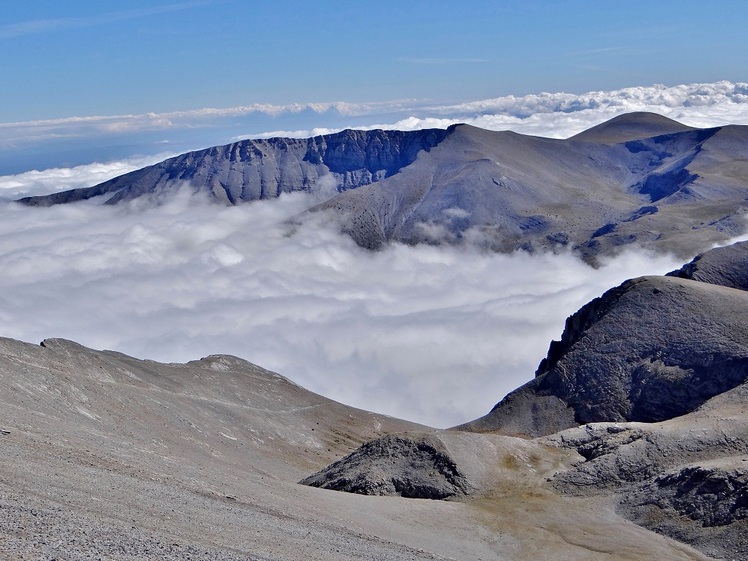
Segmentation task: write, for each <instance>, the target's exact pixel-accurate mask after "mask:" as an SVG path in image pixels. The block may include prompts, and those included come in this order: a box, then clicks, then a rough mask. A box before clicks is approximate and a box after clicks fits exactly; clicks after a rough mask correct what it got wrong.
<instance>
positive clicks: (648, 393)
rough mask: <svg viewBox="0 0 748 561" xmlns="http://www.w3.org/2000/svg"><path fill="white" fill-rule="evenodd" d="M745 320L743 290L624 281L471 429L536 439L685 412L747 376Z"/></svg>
mask: <svg viewBox="0 0 748 561" xmlns="http://www.w3.org/2000/svg"><path fill="white" fill-rule="evenodd" d="M747 314H748V293H746V292H744V291H740V290H734V289H729V288H724V287H720V286H714V285H709V284H706V283H699V282H694V281H689V280H682V279H677V278H671V277H644V278H640V279H634V280H630V281H627V282H625V283H624V284H622V285H621V286H619V287H617V288H614V289H612V290H610V291H608V292H606V293H605V294H604V295H603V296H602V297H600V298H598V299H596V300H594V301H592V302H591V303H589V304H587V305H586V306H584V307H583V308H581V309H580V310H579V311H578V312H577V313H575V314H574V315H573V316H571V317H570V318H569V319H568V320H567V323H566V329H565V330H564V334H563V336H562V338H561V341H559V342H553V343H552V344H551V347H550V350H549V353H548V356H547V357H546V358H545V359H544V360H543V361H542V362H541V364H540V367H539V369H538V372H537V376H536V378H535V379H534V380H532V381H531V382H529V383H528V384H526V385H525V386H523V387H522V388H520V389H518V390H516V391H515V392H512V394H509V395H508V396H507V397H506V398H504V399H503V400H502V401H501V402H499V403H498V404H497V405H496V407H495V408H494V410H493V411H491V413H489V414H488V415H487V416H486V417H483V418H482V419H479V420H478V421H475V422H474V423H473V424H472V425H470V426H471V427H472V428H474V429H478V430H498V431H499V432H507V433H510V434H526V435H530V436H539V435H541V434H550V433H551V432H556V431H558V430H561V429H564V428H567V427H570V426H574V425H579V424H584V423H592V422H602V421H610V422H624V421H642V422H656V421H662V420H666V419H671V418H673V417H677V416H679V415H684V414H686V413H689V412H691V411H693V410H695V409H696V408H697V407H698V406H700V405H701V404H703V403H704V402H705V401H707V400H708V399H710V398H711V397H713V396H715V395H718V394H720V393H722V392H725V391H727V390H730V389H732V388H734V387H736V386H738V385H740V384H742V383H743V382H745V381H746V379H748V321H747V320H746V317H748V315H747ZM549 402H551V403H554V404H555V409H548V408H547V404H548V403H549ZM562 411H563V412H566V413H565V414H563V415H559V412H562ZM520 417H521V418H523V419H525V421H524V422H523V423H518V420H517V419H518V418H520Z"/></svg>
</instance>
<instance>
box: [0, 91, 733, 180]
mask: <svg viewBox="0 0 748 561" xmlns="http://www.w3.org/2000/svg"><path fill="white" fill-rule="evenodd" d="M632 111H651V112H654V113H659V114H661V115H664V116H666V117H669V118H671V119H675V120H679V121H682V122H684V124H687V125H690V126H696V127H706V126H717V125H723V124H748V83H743V82H738V83H733V82H729V81H726V80H722V81H718V82H713V83H692V84H678V85H675V86H664V85H662V84H656V85H652V86H632V87H627V88H623V89H619V90H612V91H603V90H592V91H588V92H584V93H582V94H570V93H567V92H540V93H533V94H527V95H524V96H516V95H508V96H503V97H493V98H486V99H471V100H467V101H464V102H461V103H455V104H448V105H445V104H435V103H432V102H429V101H427V100H416V99H410V100H394V101H378V102H371V103H351V102H345V101H333V102H327V103H291V104H286V105H282V104H250V105H243V106H234V107H202V108H198V109H190V110H185V111H168V112H164V113H152V112H150V113H141V114H120V115H98V116H87V117H80V116H69V117H65V118H59V119H46V120H36V121H14V122H5V123H0V177H2V176H10V175H15V174H19V173H23V172H27V171H31V170H36V171H42V170H47V169H56V168H71V167H77V166H81V165H86V164H91V163H99V164H101V163H109V162H117V161H122V160H131V159H135V160H145V161H151V160H153V158H154V157H156V158H157V157H162V156H163V158H165V157H169V156H173V155H177V154H181V153H184V152H188V151H192V150H199V149H203V148H208V147H211V146H217V145H224V144H229V143H231V142H236V141H238V140H243V139H246V138H267V137H270V136H288V137H296V138H299V137H309V136H316V135H319V134H329V133H332V132H337V131H340V130H343V129H346V128H359V129H371V128H385V129H399V130H414V129H420V128H446V127H448V126H449V125H451V124H454V123H467V124H472V125H474V126H478V127H482V128H487V129H490V130H512V131H514V132H518V133H523V134H533V135H537V136H548V137H552V138H567V137H569V136H572V135H574V134H577V133H579V132H581V131H582V130H585V129H587V128H589V127H591V126H594V125H596V124H599V123H601V122H604V121H606V120H608V119H610V118H612V117H615V116H617V115H620V114H623V113H628V112H632ZM163 158H161V159H163Z"/></svg>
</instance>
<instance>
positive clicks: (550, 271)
mask: <svg viewBox="0 0 748 561" xmlns="http://www.w3.org/2000/svg"><path fill="white" fill-rule="evenodd" d="M313 202H315V201H314V200H312V199H310V197H309V196H308V195H294V196H287V197H283V198H281V199H280V200H276V201H267V202H261V203H257V204H251V205H243V206H239V207H228V208H227V207H217V206H215V205H213V204H208V203H206V202H205V201H199V200H196V199H194V198H192V197H191V196H189V195H186V194H182V195H180V196H177V197H175V198H174V199H173V200H171V201H169V202H168V203H167V204H165V205H162V206H160V207H155V208H148V207H147V206H145V207H144V206H143V205H142V203H138V205H137V206H136V205H131V206H126V207H116V208H110V207H101V206H97V205H96V204H95V203H90V202H89V203H85V204H77V205H74V206H58V207H52V208H47V209H33V208H25V207H20V206H17V205H15V204H10V203H5V204H4V205H3V206H2V207H1V208H0V212H1V213H2V217H3V219H2V221H1V223H0V268H1V269H2V270H3V275H2V277H1V278H0V333H1V334H2V335H4V336H8V337H13V338H17V339H21V340H25V341H32V342H36V341H40V340H41V339H43V338H46V337H65V338H69V339H73V340H76V341H78V342H81V343H83V344H85V345H88V346H91V347H94V348H109V349H115V350H119V351H122V352H125V353H128V354H131V355H134V356H137V357H141V358H152V359H156V360H161V361H178V362H183V361H186V360H192V359H195V358H199V357H201V356H204V355H208V354H214V353H230V354H234V355H238V356H241V357H243V358H246V359H248V360H250V361H253V362H255V363H257V364H260V365H262V366H264V367H267V368H270V369H273V370H276V371H278V372H280V373H282V374H284V375H286V376H288V377H290V378H291V379H293V380H294V381H296V382H297V383H299V384H301V385H303V386H305V387H307V388H309V389H312V390H315V391H317V392H320V393H322V394H324V395H326V396H329V397H332V398H334V399H337V400H340V401H343V402H345V403H348V404H352V405H355V406H358V407H362V408H366V409H371V410H377V411H381V412H385V413H389V414H391V415H396V416H399V417H405V418H409V419H413V420H418V421H421V422H424V423H427V424H431V425H435V426H448V425H453V424H457V423H460V422H463V421H467V420H469V419H472V418H475V417H477V416H479V415H482V414H484V413H486V412H487V411H488V410H489V409H490V407H491V406H492V405H493V404H494V403H495V402H496V401H498V400H499V399H500V398H501V397H502V396H503V395H504V394H505V393H507V392H508V391H510V390H512V389H514V388H515V387H517V386H518V385H520V384H522V383H524V382H525V381H527V380H529V379H530V378H531V376H532V374H533V372H534V369H535V368H536V366H537V364H538V362H539V361H540V359H541V358H543V356H544V354H545V351H546V350H547V346H548V343H549V342H550V340H551V338H554V337H555V338H558V336H559V335H560V333H561V330H562V327H563V322H564V320H565V318H566V317H567V316H568V315H569V314H570V313H572V312H573V311H575V310H576V309H577V308H578V307H579V306H580V305H581V304H583V303H584V302H586V301H588V300H589V299H591V298H593V297H595V296H598V295H599V294H600V293H601V292H602V291H604V290H605V289H607V288H608V287H610V286H612V285H615V284H617V283H619V282H620V281H622V280H623V279H625V278H628V277H631V276H636V275H639V274H643V273H661V272H665V271H667V270H671V269H673V268H675V267H676V266H677V265H679V263H677V262H675V261H673V260H671V259H669V258H667V257H659V258H657V257H652V256H642V255H636V254H633V253H632V254H627V255H624V256H622V257H620V258H617V259H616V260H614V261H612V262H610V263H609V264H607V265H605V266H603V267H602V268H600V269H598V270H593V269H591V268H589V267H587V266H586V265H584V264H583V263H581V262H580V261H579V260H577V259H575V258H574V257H571V256H568V255H562V256H551V255H540V256H529V255H526V254H523V253H519V254H516V255H509V256H507V255H494V254H484V253H480V252H477V251H475V252H473V251H469V250H467V251H466V250H465V249H462V250H458V249H450V248H436V247H417V248H416V247H408V246H402V245H393V246H391V247H389V248H387V249H385V250H384V251H380V252H376V253H371V252H368V251H365V250H363V249H361V248H359V247H357V246H356V245H355V244H353V242H352V241H351V240H350V239H349V238H347V237H344V236H341V235H339V234H338V233H337V230H336V229H335V228H334V226H331V225H330V224H331V221H330V220H328V219H327V218H326V217H324V216H318V217H316V219H315V220H312V221H310V222H307V223H304V224H303V225H301V226H300V227H297V228H293V229H292V228H290V227H289V226H288V225H287V224H285V222H284V221H285V219H286V218H288V217H291V216H293V215H295V214H297V213H298V212H300V211H302V210H303V209H305V208H307V207H308V206H309V205H311V204H312V203H313Z"/></svg>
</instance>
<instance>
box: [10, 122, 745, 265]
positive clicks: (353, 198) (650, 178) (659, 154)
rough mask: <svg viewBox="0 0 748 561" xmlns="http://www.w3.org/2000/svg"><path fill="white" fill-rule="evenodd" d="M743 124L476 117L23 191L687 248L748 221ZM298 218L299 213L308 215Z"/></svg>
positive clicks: (541, 243)
mask: <svg viewBox="0 0 748 561" xmlns="http://www.w3.org/2000/svg"><path fill="white" fill-rule="evenodd" d="M746 140H748V127H745V126H736V125H730V126H723V127H715V128H709V129H695V128H691V127H688V126H685V125H682V124H680V123H677V122H676V121H673V120H670V119H667V118H665V117H662V116H660V115H656V114H652V113H629V114H626V115H622V116H619V117H615V118H613V119H612V120H610V121H608V122H606V123H603V124H601V125H598V126H596V127H593V128H592V129H589V130H587V131H585V132H582V133H580V134H578V135H576V136H574V137H571V138H569V139H566V140H556V139H549V138H540V137H534V136H527V135H521V134H516V133H512V132H493V131H487V130H482V129H478V128H475V127H472V126H469V125H455V126H452V127H450V128H448V129H446V130H441V129H432V130H419V131H411V132H401V131H383V130H371V131H355V130H345V131H343V132H340V133H336V134H331V135H325V136H317V137H313V138H308V139H290V138H271V139H259V140H244V141H241V142H236V143H234V144H229V145H226V146H220V147H214V148H209V149H207V150H200V151H196V152H190V153H187V154H183V155H181V156H177V157H175V158H171V159H168V160H165V161H164V162H161V163H159V164H156V165H153V166H149V167H146V168H143V169H141V170H137V171H134V172H131V173H127V174H124V175H122V176H119V177H116V178H114V179H111V180H109V181H106V182H104V183H101V184H100V185H96V186H93V187H89V188H84V189H76V190H72V191H64V192H58V193H54V194H50V195H46V196H35V197H26V198H23V199H20V202H22V203H24V204H27V205H39V206H46V205H52V204H60V203H70V202H75V201H79V200H85V199H92V198H97V197H98V198H99V200H102V201H103V203H104V204H121V203H126V202H128V201H131V200H134V199H137V198H139V197H143V196H150V197H154V198H155V199H158V198H159V197H163V196H168V194H169V193H171V192H174V191H176V190H178V189H181V188H187V189H191V190H192V191H195V192H201V193H205V194H206V195H207V196H208V197H209V198H211V199H213V200H215V201H216V202H221V203H224V204H239V203H243V202H251V201H254V200H259V199H268V198H274V197H278V196H280V195H281V194H282V193H288V192H295V191H304V192H313V193H316V194H317V196H318V198H320V199H322V200H323V202H321V203H319V204H317V205H315V206H314V207H313V208H312V209H310V212H320V211H327V212H332V213H334V214H335V216H336V220H337V221H338V222H339V223H340V228H341V229H342V230H343V231H344V232H346V233H348V234H350V235H351V236H352V237H353V238H354V239H355V240H356V242H357V243H358V244H360V245H361V246H364V247H367V248H378V247H381V246H382V245H383V244H385V243H388V242H392V241H398V242H402V243H407V244H416V243H431V244H444V243H448V244H474V245H477V246H479V247H483V248H486V249H489V250H492V251H500V252H512V251H515V250H517V249H524V250H527V251H541V250H542V251H545V250H551V251H569V250H571V251H574V252H576V253H577V254H579V255H581V256H582V257H583V258H585V259H588V260H590V261H594V260H595V259H596V258H597V257H598V256H601V255H609V254H612V253H616V252H617V251H619V250H620V249H621V248H623V247H626V246H628V245H629V244H636V245H637V246H642V247H648V248H652V249H656V250H660V251H669V252H672V253H675V254H677V255H679V256H680V257H682V258H683V259H687V258H690V257H691V256H693V255H695V254H696V253H699V252H701V251H703V250H705V249H708V248H709V247H710V246H711V245H712V244H714V243H716V242H723V241H724V240H726V239H728V238H730V237H731V236H735V235H737V234H738V233H740V232H742V231H743V229H744V227H745V220H744V218H743V214H744V211H745V210H746V208H747V203H746V196H745V190H744V185H745V183H746V179H748V164H746V162H747V161H748V148H747V147H748V142H746ZM298 219H303V217H299V218H298Z"/></svg>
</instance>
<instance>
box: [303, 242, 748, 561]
mask: <svg viewBox="0 0 748 561" xmlns="http://www.w3.org/2000/svg"><path fill="white" fill-rule="evenodd" d="M745 252H746V244H744V243H740V244H735V245H734V246H731V247H726V248H719V249H715V250H712V251H709V252H707V253H705V254H703V255H700V256H699V257H697V258H696V259H695V260H694V261H693V262H691V263H689V264H688V265H686V266H684V267H683V268H682V269H681V270H679V271H677V272H675V273H673V274H672V276H667V277H645V278H640V279H634V280H630V281H627V282H625V283H624V284H623V285H621V286H619V287H617V288H614V289H612V290H610V291H608V292H607V293H606V294H604V295H603V296H601V297H600V298H598V299H596V300H594V301H592V302H590V303H589V304H587V305H586V306H584V307H583V308H582V309H581V310H579V311H578V312H577V313H576V314H574V315H573V316H571V317H570V318H569V319H568V320H567V323H566V329H565V330H564V334H563V336H562V339H561V341H554V342H553V343H552V344H551V348H550V350H549V353H548V356H547V357H546V358H545V359H544V360H543V361H542V362H541V365H540V367H539V369H538V372H537V376H536V378H535V379H534V380H533V381H531V382H529V383H528V384H526V385H525V386H523V387H522V388H519V389H518V390H516V391H515V392H513V393H511V394H509V395H508V396H507V397H506V398H504V399H503V400H502V401H500V402H499V403H498V404H497V405H496V407H495V408H494V409H493V411H491V412H490V413H489V414H488V415H486V416H485V417H483V418H481V419H478V420H476V421H474V422H472V423H468V424H467V425H464V426H461V427H456V429H453V430H451V431H441V432H438V433H428V434H423V433H409V434H407V435H398V436H397V437H394V438H393V437H392V436H388V437H382V438H379V439H377V440H375V441H373V442H370V443H367V444H365V445H364V446H363V447H361V448H359V449H358V450H357V451H355V452H353V453H352V454H350V455H349V456H347V457H346V458H343V459H342V460H339V461H337V462H335V463H334V464H332V465H331V466H329V467H327V468H325V469H323V470H321V471H320V472H318V473H316V474H314V475H313V476H310V477H308V478H306V479H304V480H303V481H302V482H303V483H305V484H308V485H315V486H320V487H325V488H328V489H338V490H346V491H350V492H355V493H364V494H375V495H376V494H392V495H402V496H416V497H421V498H450V497H451V498H455V497H469V498H470V500H473V501H480V500H482V499H483V498H485V497H495V496H496V493H497V492H499V490H501V489H505V488H506V487H507V486H509V485H528V484H530V485H531V486H532V488H533V490H534V492H535V493H538V494H539V495H543V493H544V492H545V491H547V490H548V489H549V488H550V489H552V490H553V491H552V492H553V493H555V494H556V496H558V495H559V494H560V496H564V497H579V498H580V499H583V500H589V501H591V502H590V505H597V506H595V507H591V508H595V509H601V507H600V505H601V504H608V505H611V506H612V508H613V509H614V510H615V512H617V513H618V514H620V515H621V516H624V517H626V518H628V519H629V520H631V521H634V522H635V523H637V524H639V525H640V526H642V527H645V528H648V529H651V530H653V531H655V532H657V533H660V534H662V535H665V536H669V537H671V538H673V539H675V540H678V541H680V542H682V543H686V544H689V545H691V546H693V547H695V548H696V549H698V550H700V551H701V552H703V553H704V554H706V555H709V556H710V557H711V558H716V559H745V558H746V557H748V539H746V536H748V410H747V409H746V405H745V404H746V402H747V400H748V319H746V318H748V292H745V291H743V290H741V289H737V288H732V287H734V286H741V285H742V280H741V279H742V278H743V276H744V273H745V265H746V260H745ZM681 277H686V278H681ZM697 278H700V279H702V280H692V279H697ZM723 284H725V285H728V286H722V285H723ZM464 431H472V432H471V433H466V432H464ZM502 435H506V436H502ZM518 437H523V438H518ZM481 438H482V439H483V440H481ZM520 442H522V443H523V445H520V444H519V443H520ZM468 443H472V446H471V445H468ZM550 450H555V452H554V453H555V456H554V455H553V454H554V453H551V452H550ZM488 466H491V467H488ZM512 470H515V471H516V472H519V473H521V474H522V475H523V477H524V478H518V477H516V475H515V477H512V476H511V475H509V473H510V472H511V471H512ZM487 473H490V474H491V476H490V477H486V474H487ZM519 481H522V482H523V483H521V484H520V483H519ZM510 482H511V483H510ZM531 482H534V483H531ZM543 496H544V495H543ZM602 511H604V508H602ZM596 512H600V510H596ZM684 558H685V557H684Z"/></svg>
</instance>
